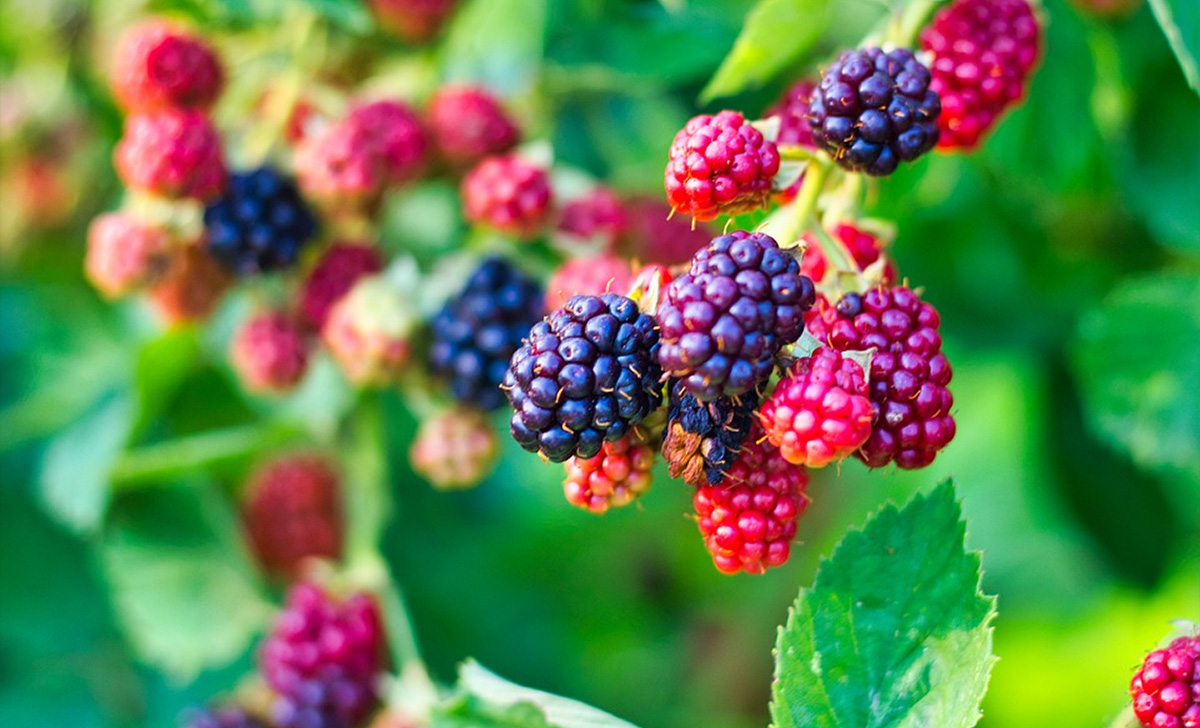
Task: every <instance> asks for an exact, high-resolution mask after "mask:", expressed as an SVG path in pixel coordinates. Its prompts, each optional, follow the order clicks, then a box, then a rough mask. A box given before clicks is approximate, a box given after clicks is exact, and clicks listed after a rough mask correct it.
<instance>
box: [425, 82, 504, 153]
mask: <svg viewBox="0 0 1200 728" xmlns="http://www.w3.org/2000/svg"><path fill="white" fill-rule="evenodd" d="M428 118H429V126H430V128H431V130H432V133H433V140H434V143H435V144H436V145H437V150H438V153H439V154H440V155H441V158H442V159H443V160H444V161H445V162H446V163H448V164H449V165H450V166H451V167H455V168H461V167H468V166H470V165H473V164H475V163H476V162H478V161H479V160H481V159H483V158H484V157H487V156H491V155H493V154H500V153H503V152H507V151H508V150H509V149H512V148H513V146H515V145H516V143H517V142H518V141H520V139H521V130H520V129H518V128H517V125H516V124H515V123H514V122H513V121H512V119H511V118H510V117H509V115H508V114H507V113H506V112H505V111H504V107H503V106H501V105H500V101H499V100H498V99H496V97H495V96H493V95H492V94H491V92H489V91H488V90H487V89H485V88H483V87H481V86H443V87H442V88H440V89H438V91H437V93H436V94H434V96H433V98H432V99H431V100H430V102H429V111H428Z"/></svg>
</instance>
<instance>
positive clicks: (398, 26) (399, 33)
mask: <svg viewBox="0 0 1200 728" xmlns="http://www.w3.org/2000/svg"><path fill="white" fill-rule="evenodd" d="M369 2H370V5H371V10H372V12H374V13H375V19H376V21H378V23H379V25H380V27H381V28H383V29H384V30H386V31H388V32H389V33H391V34H393V35H395V36H396V37H398V38H400V39H401V40H406V41H408V42H409V43H423V42H425V41H428V40H430V39H431V38H433V36H435V35H437V33H438V31H439V30H441V28H442V25H443V24H444V23H445V22H446V19H447V18H449V17H450V14H451V13H453V12H454V8H455V7H457V6H458V0H369Z"/></svg>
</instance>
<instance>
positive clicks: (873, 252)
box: [800, 223, 898, 285]
mask: <svg viewBox="0 0 1200 728" xmlns="http://www.w3.org/2000/svg"><path fill="white" fill-rule="evenodd" d="M830 234H831V235H834V236H836V237H837V239H838V240H840V241H841V242H842V244H843V245H844V246H845V248H846V251H847V252H849V253H850V255H851V257H852V258H853V259H854V264H855V265H856V266H858V269H859V270H860V271H862V270H866V269H867V267H868V266H870V265H871V264H872V263H874V262H875V261H877V260H879V258H880V257H882V255H883V241H882V240H880V239H879V238H878V237H877V236H875V235H872V234H871V233H869V232H867V231H865V230H860V229H859V228H857V227H855V226H854V225H851V224H849V223H838V224H837V225H835V226H834V228H833V230H831V231H830ZM803 239H804V244H805V245H807V246H808V249H807V250H805V251H804V257H803V258H801V259H800V272H801V273H803V274H804V275H806V276H808V277H809V278H811V279H812V281H813V283H820V282H821V281H823V280H825V274H826V273H827V272H828V271H829V260H828V258H827V257H826V255H825V249H824V248H823V247H822V243H821V242H820V240H818V239H817V237H816V236H815V235H813V234H812V233H805V234H804V238H803ZM897 276H898V274H897V272H896V264H895V263H894V262H892V261H891V260H888V261H886V263H885V265H884V268H883V276H882V278H881V279H880V282H882V283H884V284H885V285H890V284H892V283H894V282H895V281H896V278H897Z"/></svg>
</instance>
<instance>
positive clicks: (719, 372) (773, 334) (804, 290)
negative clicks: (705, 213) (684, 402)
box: [658, 230, 816, 401]
mask: <svg viewBox="0 0 1200 728" xmlns="http://www.w3.org/2000/svg"><path fill="white" fill-rule="evenodd" d="M815 296H816V292H815V290H814V288H813V283H812V281H811V280H809V279H808V278H807V277H805V276H803V275H801V274H800V264H799V262H797V261H796V259H795V258H794V257H792V256H791V255H789V254H788V253H786V252H784V251H783V250H780V249H779V245H778V244H777V243H776V242H775V240H774V239H773V238H772V237H770V236H769V235H765V234H763V233H748V232H743V231H740V230H739V231H737V232H734V233H730V234H729V235H722V236H720V237H716V238H713V240H712V242H711V243H709V244H708V246H707V247H705V248H701V249H700V251H699V252H697V253H696V255H695V257H693V258H692V264H691V268H690V270H689V271H688V272H687V273H686V274H684V275H682V276H680V277H678V278H676V279H675V280H673V281H671V284H670V285H669V286H667V290H666V293H665V295H664V297H663V301H662V303H661V304H660V305H659V307H658V321H659V325H660V326H661V335H662V346H661V347H660V348H659V350H658V361H659V364H661V365H662V368H663V371H665V372H666V373H667V374H669V375H671V376H672V377H678V378H679V379H680V381H681V383H682V385H683V387H684V388H685V389H687V390H688V391H689V392H690V393H691V394H692V395H694V396H695V397H696V398H697V399H700V400H702V401H710V400H713V399H716V398H718V397H733V396H737V395H741V394H745V393H747V392H749V391H751V390H752V389H754V388H755V386H757V385H758V384H759V383H760V382H762V381H763V380H764V379H766V378H767V376H768V375H770V373H771V367H772V365H773V363H774V358H775V355H776V354H778V353H779V350H780V348H782V347H783V346H784V345H786V344H790V343H792V342H794V341H795V340H796V339H798V338H800V334H801V333H802V332H803V331H804V312H805V311H807V310H808V309H809V308H811V307H812V305H813V300H814V298H815Z"/></svg>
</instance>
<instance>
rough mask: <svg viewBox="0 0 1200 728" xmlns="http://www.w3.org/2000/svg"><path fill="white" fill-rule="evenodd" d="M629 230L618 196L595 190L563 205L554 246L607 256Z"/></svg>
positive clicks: (599, 189)
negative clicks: (557, 244) (595, 252)
mask: <svg viewBox="0 0 1200 728" xmlns="http://www.w3.org/2000/svg"><path fill="white" fill-rule="evenodd" d="M628 229H629V216H628V215H627V214H626V213H625V206H624V205H623V204H622V203H621V199H620V198H619V197H617V194H616V193H615V192H613V191H612V190H610V189H608V188H606V187H597V188H596V189H594V190H591V191H590V192H588V193H587V194H586V195H584V196H583V197H579V198H576V199H574V200H571V201H570V202H568V203H567V204H565V205H563V208H562V212H560V213H559V215H558V224H557V225H556V226H555V231H554V232H555V242H556V243H559V245H560V247H562V248H565V249H567V250H590V251H598V252H610V251H612V250H614V249H615V248H616V246H617V242H618V241H619V240H620V239H621V237H622V236H623V235H625V233H626V232H627V231H628Z"/></svg>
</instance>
